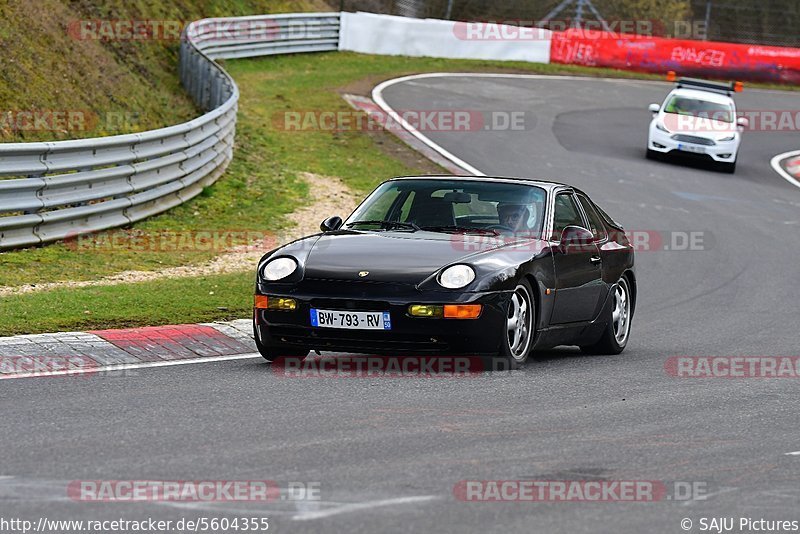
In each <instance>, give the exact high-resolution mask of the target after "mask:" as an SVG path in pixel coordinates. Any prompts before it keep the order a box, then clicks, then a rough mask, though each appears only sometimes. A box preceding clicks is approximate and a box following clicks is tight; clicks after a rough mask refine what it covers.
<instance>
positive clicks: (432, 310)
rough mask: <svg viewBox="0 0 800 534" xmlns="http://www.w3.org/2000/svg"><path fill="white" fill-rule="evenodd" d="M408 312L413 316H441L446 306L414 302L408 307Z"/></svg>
mask: <svg viewBox="0 0 800 534" xmlns="http://www.w3.org/2000/svg"><path fill="white" fill-rule="evenodd" d="M408 313H409V315H411V316H412V317H441V316H442V315H444V306H432V305H430V304H412V305H411V306H409V307H408Z"/></svg>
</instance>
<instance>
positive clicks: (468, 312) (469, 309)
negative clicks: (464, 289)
mask: <svg viewBox="0 0 800 534" xmlns="http://www.w3.org/2000/svg"><path fill="white" fill-rule="evenodd" d="M482 309H483V306H481V305H480V304H446V305H445V307H444V317H445V319H477V318H478V317H479V316H480V314H481V310H482Z"/></svg>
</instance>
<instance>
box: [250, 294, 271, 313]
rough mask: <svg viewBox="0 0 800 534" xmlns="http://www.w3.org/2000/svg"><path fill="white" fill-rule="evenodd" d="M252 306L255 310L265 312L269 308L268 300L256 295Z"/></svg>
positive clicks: (265, 297) (263, 296) (264, 296)
mask: <svg viewBox="0 0 800 534" xmlns="http://www.w3.org/2000/svg"><path fill="white" fill-rule="evenodd" d="M253 306H254V307H255V308H256V309H257V310H266V309H267V308H268V307H269V299H268V298H267V296H266V295H256V298H255V303H254V304H253Z"/></svg>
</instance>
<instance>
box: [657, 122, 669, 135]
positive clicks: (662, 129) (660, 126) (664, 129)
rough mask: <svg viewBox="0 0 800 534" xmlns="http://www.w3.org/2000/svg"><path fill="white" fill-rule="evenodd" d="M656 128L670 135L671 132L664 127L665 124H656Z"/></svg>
mask: <svg viewBox="0 0 800 534" xmlns="http://www.w3.org/2000/svg"><path fill="white" fill-rule="evenodd" d="M656 128H658V129H659V130H661V131H662V132H667V133H670V131H669V130H667V127H666V126H664V125H663V124H661V123H660V122H656Z"/></svg>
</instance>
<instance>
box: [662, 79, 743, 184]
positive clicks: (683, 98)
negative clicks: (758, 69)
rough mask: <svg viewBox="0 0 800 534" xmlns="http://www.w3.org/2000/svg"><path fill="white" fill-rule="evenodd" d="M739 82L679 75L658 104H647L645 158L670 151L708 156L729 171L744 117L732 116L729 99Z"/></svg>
mask: <svg viewBox="0 0 800 534" xmlns="http://www.w3.org/2000/svg"><path fill="white" fill-rule="evenodd" d="M740 90H741V83H739V82H732V83H717V82H710V81H706V80H696V79H692V78H681V79H680V80H678V81H677V82H676V84H675V88H674V89H673V90H672V91H671V92H670V93H669V94H668V95H667V98H666V99H665V100H664V103H663V104H662V105H660V106H659V105H658V104H650V111H651V112H652V113H653V120H652V122H650V133H649V135H648V138H647V157H648V158H649V159H657V158H658V157H660V156H662V155H666V154H669V153H671V152H679V153H681V154H684V155H695V156H699V157H702V158H705V159H709V158H710V159H711V160H713V161H714V162H716V163H717V164H718V165H719V167H720V168H721V169H722V170H724V171H726V172H729V173H733V172H735V171H736V159H737V157H738V155H739V145H740V143H741V141H742V131H744V129H745V128H747V126H748V121H747V119H745V118H743V117H742V118H737V117H736V104H735V103H734V101H733V98H731V94H732V93H733V92H734V91H740Z"/></svg>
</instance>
